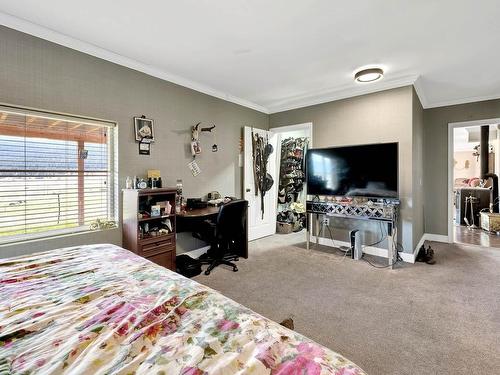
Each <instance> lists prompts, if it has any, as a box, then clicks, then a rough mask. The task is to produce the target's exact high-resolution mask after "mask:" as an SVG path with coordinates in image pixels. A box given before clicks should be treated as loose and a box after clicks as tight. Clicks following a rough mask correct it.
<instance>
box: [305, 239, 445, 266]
mask: <svg viewBox="0 0 500 375" xmlns="http://www.w3.org/2000/svg"><path fill="white" fill-rule="evenodd" d="M426 241H434V242H443V243H448V236H444V235H441V234H432V233H424V234H423V235H422V237H421V238H420V241H418V244H417V246H416V247H415V249H413V253H404V252H401V251H399V252H398V253H399V256H400V257H401V259H403V261H404V262H406V263H415V259H416V258H417V254H418V251H419V250H420V248H421V247H422V245H423V244H424V243H425V242H426ZM315 243H316V236H311V246H314V244H315ZM318 243H319V244H320V245H324V246H329V247H338V246H347V247H350V246H351V245H350V244H349V243H347V242H345V241H337V240H335V243H334V242H333V241H332V239H331V238H326V237H318ZM363 252H364V253H367V254H370V255H375V256H378V257H382V258H387V257H388V255H387V254H388V250H387V249H383V248H380V247H375V246H365V247H363Z"/></svg>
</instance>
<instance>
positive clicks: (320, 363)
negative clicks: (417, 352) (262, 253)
mask: <svg viewBox="0 0 500 375" xmlns="http://www.w3.org/2000/svg"><path fill="white" fill-rule="evenodd" d="M231 276H232V273H231ZM3 373H7V374H185V375H198V374H283V375H284V374H315V375H316V374H318V375H319V374H336V375H362V374H364V372H363V371H362V370H361V369H360V368H358V367H357V366H356V365H354V364H353V363H352V362H350V361H349V360H347V359H345V358H344V357H342V356H341V355H339V354H337V353H335V352H333V351H332V350H329V349H327V348H325V347H323V346H321V345H319V344H316V343H314V342H313V341H311V340H309V339H307V338H305V337H304V336H301V335H299V334H297V333H295V332H293V331H290V330H288V329H286V328H284V327H282V326H280V325H279V324H277V323H275V322H273V321H271V320H268V319H266V318H264V317H262V316H260V315H258V314H257V313H255V312H253V311H251V310H249V309H247V308H245V307H244V306H242V305H240V304H238V303H236V302H234V301H232V300H230V299H229V298H227V297H225V296H223V295H222V294H220V293H218V292H217V291H214V290H212V289H210V288H208V287H206V286H204V285H201V284H199V283H197V282H195V281H193V280H189V279H187V278H184V277H183V276H181V275H179V274H177V273H175V272H172V271H169V270H167V269H165V268H163V267H160V266H157V265H155V264H153V263H151V262H149V261H148V260H146V259H143V258H141V257H139V256H137V255H135V254H133V253H131V252H129V251H127V250H124V249H122V248H120V247H117V246H114V245H108V244H104V245H88V246H79V247H71V248H64V249H57V250H51V251H47V252H41V253H36V254H32V255H27V256H22V257H17V258H10V259H2V260H0V374H3Z"/></svg>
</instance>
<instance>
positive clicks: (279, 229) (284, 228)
mask: <svg viewBox="0 0 500 375" xmlns="http://www.w3.org/2000/svg"><path fill="white" fill-rule="evenodd" d="M292 229H293V225H292V224H290V223H285V222H283V221H278V222H276V233H281V234H288V233H292Z"/></svg>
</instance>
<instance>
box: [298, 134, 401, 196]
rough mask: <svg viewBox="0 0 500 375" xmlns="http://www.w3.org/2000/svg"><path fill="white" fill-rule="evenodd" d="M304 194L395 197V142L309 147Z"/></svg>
mask: <svg viewBox="0 0 500 375" xmlns="http://www.w3.org/2000/svg"><path fill="white" fill-rule="evenodd" d="M306 173H307V194H309V195H329V196H346V197H368V198H397V197H398V143H397V142H394V143H376V144H367V145H357V146H343V147H330V148H318V149H309V150H308V151H307V154H306Z"/></svg>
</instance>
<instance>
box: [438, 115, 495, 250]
mask: <svg viewBox="0 0 500 375" xmlns="http://www.w3.org/2000/svg"><path fill="white" fill-rule="evenodd" d="M492 124H500V118H490V119H484V120H474V121H461V122H450V123H448V192H447V198H448V236H446V237H447V238H448V240H447V242H449V243H453V242H454V238H453V166H454V163H453V152H454V140H453V130H454V129H456V128H465V127H470V126H482V125H492Z"/></svg>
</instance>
